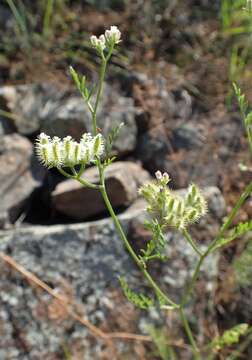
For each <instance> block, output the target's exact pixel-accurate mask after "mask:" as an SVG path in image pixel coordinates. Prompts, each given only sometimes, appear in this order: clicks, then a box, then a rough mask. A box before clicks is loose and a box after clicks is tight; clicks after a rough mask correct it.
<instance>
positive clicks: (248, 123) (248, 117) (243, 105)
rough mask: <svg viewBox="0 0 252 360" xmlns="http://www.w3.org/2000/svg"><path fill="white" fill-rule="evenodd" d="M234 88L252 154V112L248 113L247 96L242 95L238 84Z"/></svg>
mask: <svg viewBox="0 0 252 360" xmlns="http://www.w3.org/2000/svg"><path fill="white" fill-rule="evenodd" d="M233 86H234V90H235V94H236V97H237V100H238V104H239V107H240V111H241V114H242V117H243V120H244V125H245V129H246V133H247V138H248V141H249V146H250V150H251V152H252V111H248V102H247V100H246V98H245V95H244V94H242V92H241V89H240V88H239V87H238V86H237V85H236V84H233Z"/></svg>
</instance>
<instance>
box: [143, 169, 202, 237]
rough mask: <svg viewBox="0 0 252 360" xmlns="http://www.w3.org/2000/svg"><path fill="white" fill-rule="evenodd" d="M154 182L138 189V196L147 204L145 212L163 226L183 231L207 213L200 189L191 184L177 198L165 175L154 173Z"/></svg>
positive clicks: (158, 172)
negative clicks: (182, 195) (183, 193)
mask: <svg viewBox="0 0 252 360" xmlns="http://www.w3.org/2000/svg"><path fill="white" fill-rule="evenodd" d="M156 178H157V180H156V181H153V182H151V183H148V184H146V185H144V186H142V187H141V188H140V194H141V195H142V196H143V197H144V198H145V200H146V201H147V203H148V208H147V211H148V212H149V213H150V214H151V216H152V217H153V218H155V219H157V220H158V221H159V223H160V224H162V225H163V226H172V227H175V228H176V229H178V230H180V231H183V229H185V228H186V227H187V226H188V225H190V224H192V223H195V222H196V221H197V220H199V219H200V218H201V217H202V216H203V215H205V214H206V212H207V204H206V201H205V199H204V197H203V195H202V193H201V191H200V189H199V188H198V187H197V186H196V185H195V184H192V185H191V186H190V187H189V189H188V190H187V193H186V195H185V196H184V197H181V196H178V195H177V194H175V193H174V192H172V191H171V190H170V189H169V187H168V186H167V184H168V182H169V181H170V178H169V175H168V174H167V173H164V174H162V173H161V172H160V171H157V172H156Z"/></svg>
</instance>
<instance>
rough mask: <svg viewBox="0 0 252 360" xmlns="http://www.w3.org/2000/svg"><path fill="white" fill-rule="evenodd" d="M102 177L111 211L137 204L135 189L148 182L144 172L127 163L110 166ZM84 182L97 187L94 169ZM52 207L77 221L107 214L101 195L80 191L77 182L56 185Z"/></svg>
mask: <svg viewBox="0 0 252 360" xmlns="http://www.w3.org/2000/svg"><path fill="white" fill-rule="evenodd" d="M105 174H106V185H107V190H108V195H109V198H110V199H111V203H112V205H113V207H114V208H120V207H127V206H129V205H130V204H131V203H132V202H133V201H134V200H136V198H137V196H138V188H139V187H140V186H141V185H143V184H144V183H145V182H147V181H148V180H150V176H149V174H148V172H147V171H145V170H144V169H143V168H142V167H141V166H140V165H138V164H136V163H133V162H130V161H124V162H120V161H118V162H115V163H113V164H111V165H110V167H109V168H108V169H107V171H106V173H105ZM84 179H85V180H87V181H89V182H91V183H94V184H98V182H99V178H98V170H97V168H96V167H93V168H89V169H87V170H86V171H85V172H84ZM52 203H53V206H54V207H55V209H56V210H57V211H59V212H60V213H63V214H65V215H67V216H69V217H70V218H72V219H76V220H84V219H87V218H88V217H90V216H94V215H100V214H102V213H104V212H105V211H106V208H105V206H104V202H103V200H102V197H101V195H100V193H99V192H98V191H95V190H93V189H89V188H86V187H83V185H81V184H80V183H78V182H77V181H76V180H66V181H63V182H61V183H59V184H58V185H57V187H56V189H55V191H54V192H53V194H52ZM87 204H88V206H86V205H87Z"/></svg>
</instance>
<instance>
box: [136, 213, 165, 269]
mask: <svg viewBox="0 0 252 360" xmlns="http://www.w3.org/2000/svg"><path fill="white" fill-rule="evenodd" d="M145 227H146V229H147V230H149V231H151V233H152V239H151V240H150V241H149V242H148V244H147V248H146V250H144V249H141V252H142V254H143V255H142V256H141V258H142V259H143V260H144V261H145V262H147V261H149V260H153V259H160V260H165V259H166V257H165V256H163V255H162V251H163V249H164V246H165V244H166V237H165V235H164V233H163V231H162V226H161V225H160V224H159V222H158V221H157V219H154V220H151V221H146V222H145Z"/></svg>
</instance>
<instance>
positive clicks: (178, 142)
mask: <svg viewBox="0 0 252 360" xmlns="http://www.w3.org/2000/svg"><path fill="white" fill-rule="evenodd" d="M205 139H206V137H205V136H204V134H203V128H202V127H200V126H199V125H196V124H193V123H184V124H182V125H180V126H178V127H177V128H176V129H174V132H173V141H172V145H173V147H174V149H176V150H179V149H192V148H200V147H202V146H203V145H204V142H205Z"/></svg>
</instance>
